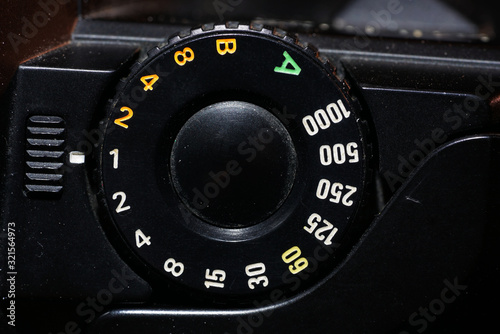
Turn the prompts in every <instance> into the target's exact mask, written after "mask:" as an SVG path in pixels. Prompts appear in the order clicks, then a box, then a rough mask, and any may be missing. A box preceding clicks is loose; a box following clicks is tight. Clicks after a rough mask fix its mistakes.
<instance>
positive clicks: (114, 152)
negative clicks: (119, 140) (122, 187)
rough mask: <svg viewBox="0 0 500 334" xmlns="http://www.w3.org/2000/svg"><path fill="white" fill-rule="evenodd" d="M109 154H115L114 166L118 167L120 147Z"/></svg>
mask: <svg viewBox="0 0 500 334" xmlns="http://www.w3.org/2000/svg"><path fill="white" fill-rule="evenodd" d="M109 155H112V156H113V168H114V169H118V149H117V148H115V149H114V150H113V151H110V152H109Z"/></svg>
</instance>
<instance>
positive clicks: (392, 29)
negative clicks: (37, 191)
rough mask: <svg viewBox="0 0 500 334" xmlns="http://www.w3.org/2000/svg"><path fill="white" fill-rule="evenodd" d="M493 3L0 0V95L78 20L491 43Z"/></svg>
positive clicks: (68, 35) (465, 0)
mask: <svg viewBox="0 0 500 334" xmlns="http://www.w3.org/2000/svg"><path fill="white" fill-rule="evenodd" d="M496 7H497V6H496V5H495V2H493V1H482V0H351V1H345V0H340V1H335V0H334V1H332V0H309V1H299V0H287V1H268V0H190V1H187V0H125V1H124V0H79V1H77V0H38V1H28V0H1V4H0V48H1V49H0V93H1V92H2V91H3V90H4V89H5V88H6V86H7V85H8V82H9V80H10V78H11V77H12V75H13V73H14V72H15V69H16V68H17V65H18V64H19V63H21V62H23V61H26V60H27V59H30V58H32V57H35V56H37V55H39V54H41V53H44V52H47V51H48V50H51V49H53V48H55V47H57V46H59V45H61V44H64V43H67V42H68V41H69V40H70V38H71V32H72V30H73V28H74V26H75V23H76V21H77V20H78V19H79V18H83V19H88V20H116V21H134V22H149V23H157V24H176V25H196V24H199V23H206V22H222V21H229V20H238V21H250V20H253V21H258V22H261V23H265V24H269V25H274V26H278V27H281V28H284V29H288V30H293V31H301V32H316V33H337V34H365V35H368V36H370V35H371V36H374V37H389V38H412V39H429V40H441V41H458V42H477V43H497V38H496V35H497V34H496V32H497V31H499V27H498V25H499V22H500V20H499V17H500V12H499V11H497V10H496Z"/></svg>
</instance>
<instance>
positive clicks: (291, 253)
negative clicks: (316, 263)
mask: <svg viewBox="0 0 500 334" xmlns="http://www.w3.org/2000/svg"><path fill="white" fill-rule="evenodd" d="M301 254H302V251H301V250H300V248H299V247H297V246H293V247H292V248H290V249H289V250H287V251H286V252H284V253H283V254H282V255H281V259H282V260H283V262H285V263H287V264H288V263H292V262H293V263H292V264H291V265H290V266H288V270H290V272H291V273H292V274H294V275H296V274H298V273H300V272H301V271H302V270H304V269H306V268H307V266H308V265H309V262H308V261H307V259H306V258H305V257H300V255H301Z"/></svg>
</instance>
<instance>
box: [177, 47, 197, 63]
mask: <svg viewBox="0 0 500 334" xmlns="http://www.w3.org/2000/svg"><path fill="white" fill-rule="evenodd" d="M174 59H175V62H176V63H177V64H178V65H180V66H184V65H186V62H188V61H193V60H194V52H193V50H192V49H191V48H184V50H182V51H177V52H176V53H175V54H174Z"/></svg>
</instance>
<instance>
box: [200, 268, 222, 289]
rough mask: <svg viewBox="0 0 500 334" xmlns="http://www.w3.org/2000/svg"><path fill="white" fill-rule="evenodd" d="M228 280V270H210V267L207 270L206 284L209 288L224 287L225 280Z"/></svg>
mask: <svg viewBox="0 0 500 334" xmlns="http://www.w3.org/2000/svg"><path fill="white" fill-rule="evenodd" d="M225 280H226V272H225V271H224V270H221V269H214V270H213V271H212V272H210V269H207V270H206V271H205V286H206V287H207V289H209V288H219V289H222V288H224V283H223V282H224V281H225Z"/></svg>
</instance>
